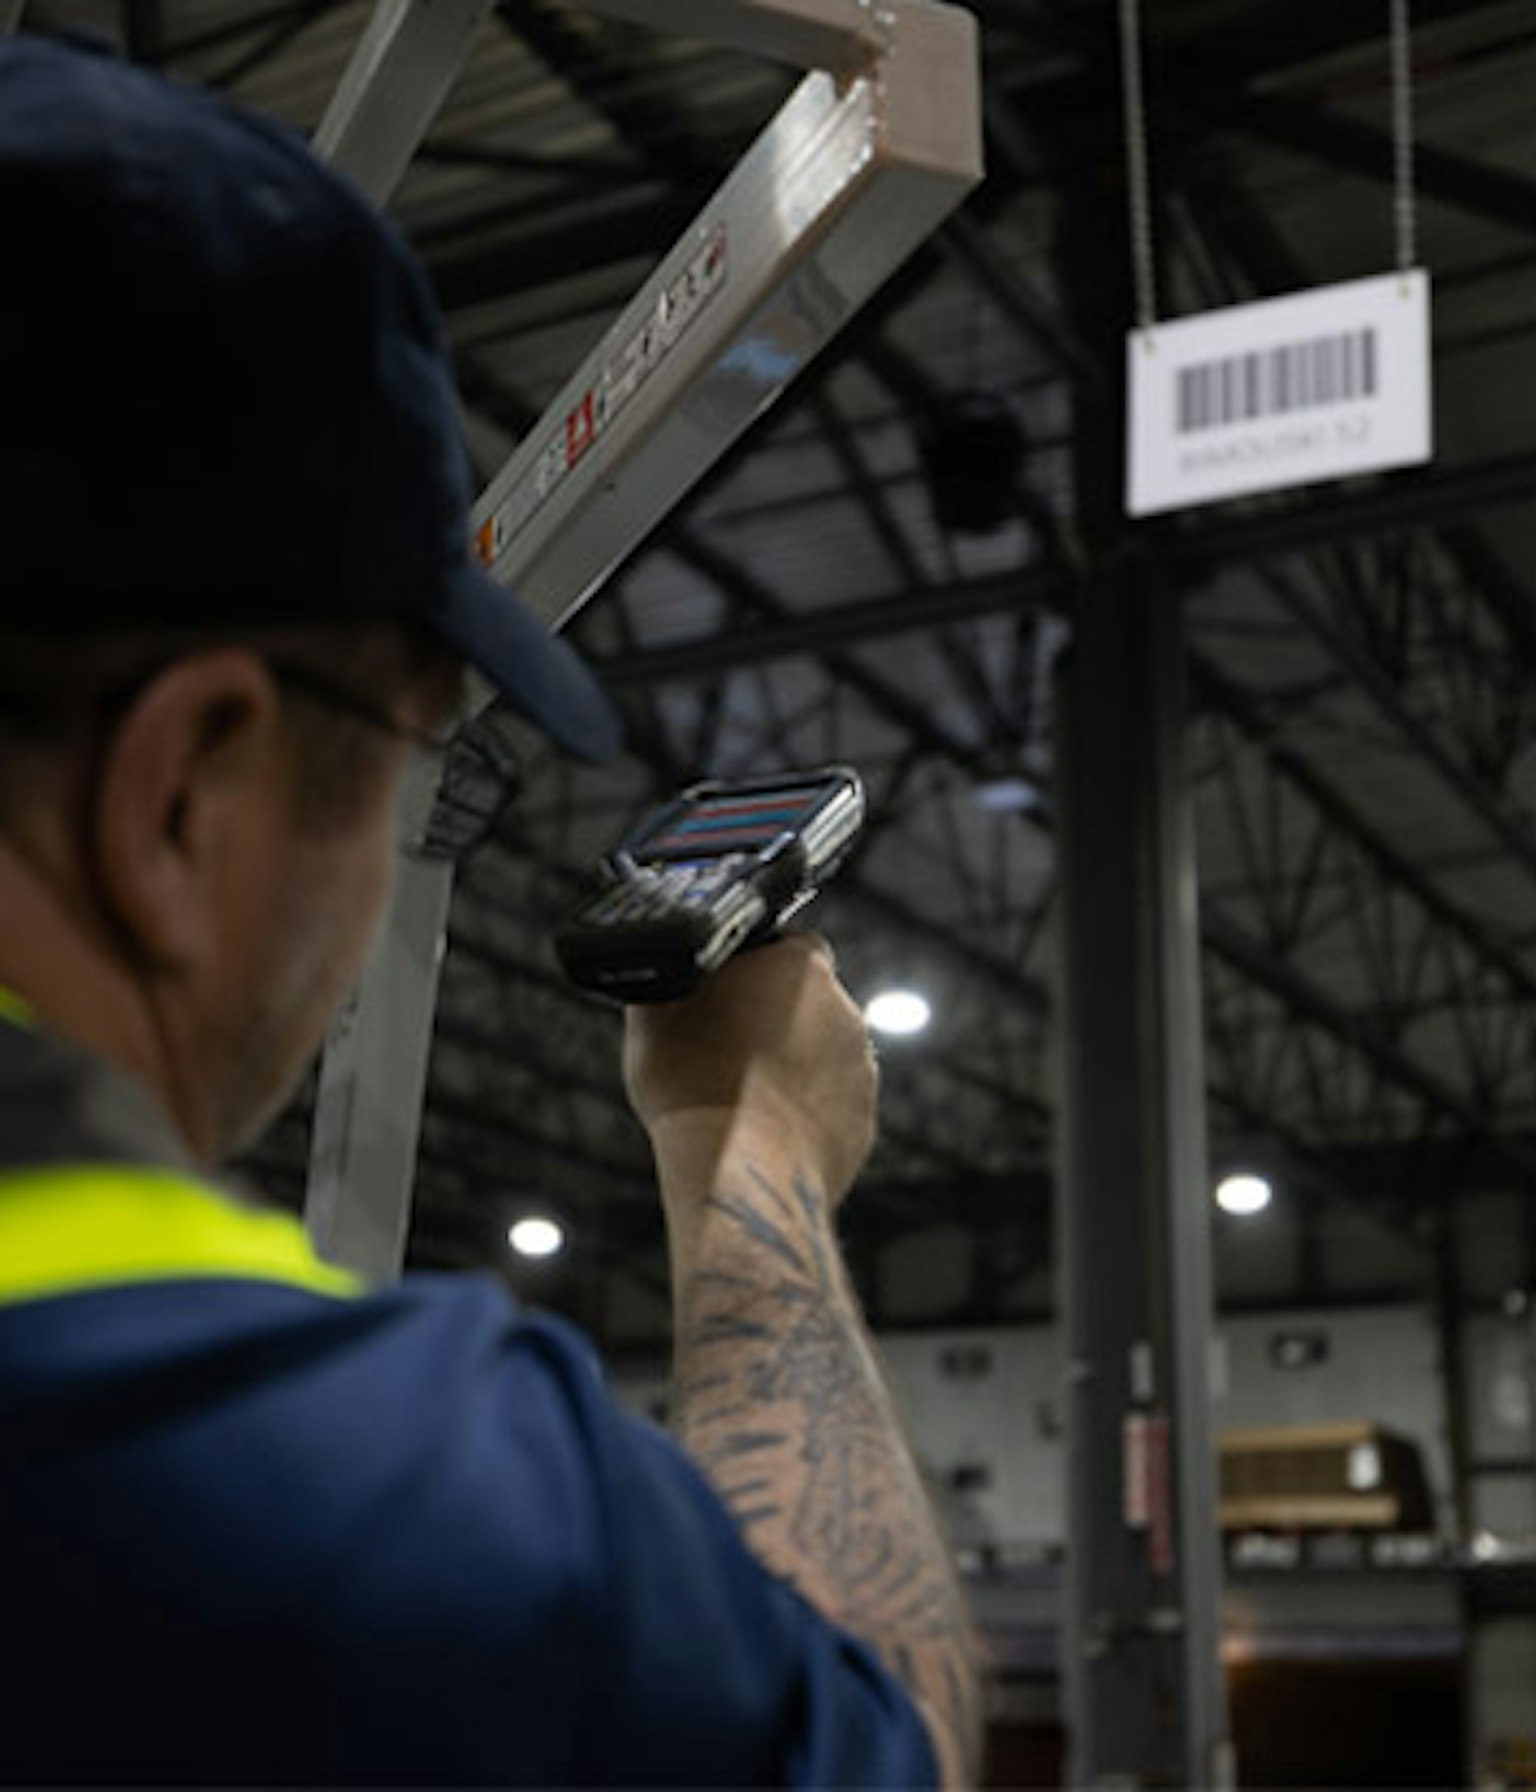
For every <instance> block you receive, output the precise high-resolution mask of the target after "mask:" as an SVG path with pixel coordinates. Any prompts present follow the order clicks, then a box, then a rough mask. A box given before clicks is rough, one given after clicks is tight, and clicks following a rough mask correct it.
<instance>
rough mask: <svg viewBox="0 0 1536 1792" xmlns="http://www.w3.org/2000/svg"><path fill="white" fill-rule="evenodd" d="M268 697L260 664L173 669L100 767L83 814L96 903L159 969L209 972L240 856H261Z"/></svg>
mask: <svg viewBox="0 0 1536 1792" xmlns="http://www.w3.org/2000/svg"><path fill="white" fill-rule="evenodd" d="M285 764H286V761H285V759H284V743H283V735H282V727H281V716H280V708H279V700H278V694H277V689H276V686H275V685H274V683H273V680H272V677H271V674H270V673H269V672H268V670H267V668H266V666H265V664H264V663H263V662H262V660H261V658H260V657H259V655H257V654H255V653H251V652H249V651H248V650H246V649H243V648H221V649H218V650H216V651H213V652H209V653H201V654H196V655H194V656H191V657H189V658H186V659H182V660H178V661H176V662H175V663H174V664H173V665H171V666H169V667H168V668H167V669H166V670H165V671H164V672H162V673H160V674H159V676H158V677H156V678H155V679H154V680H153V682H152V683H150V684H149V685H148V686H147V687H146V688H145V689H144V690H143V691H142V692H141V693H140V695H139V696H138V697H137V698H136V699H135V701H134V704H133V707H132V708H131V709H130V710H129V711H128V713H127V714H126V715H125V716H124V718H123V720H122V721H121V723H119V725H118V727H117V729H116V730H115V732H114V733H113V735H112V738H111V740H110V742H109V743H108V745H107V747H106V749H105V752H104V756H103V758H102V761H101V765H100V771H99V775H98V778H97V782H96V788H95V792H94V800H93V803H92V807H91V810H90V814H89V825H90V827H91V830H92V845H93V848H94V852H93V861H94V862H93V870H94V874H95V880H96V885H97V893H98V896H99V898H100V899H101V901H102V902H103V904H104V905H105V907H106V909H107V911H108V913H109V914H110V916H111V918H112V920H113V921H114V922H115V924H116V925H117V927H118V928H119V929H120V930H121V932H122V933H123V935H124V936H125V943H127V944H129V945H131V946H132V947H133V949H134V950H136V951H137V952H138V953H139V954H140V955H141V956H142V957H143V958H144V960H146V961H147V962H148V963H150V964H152V965H154V966H155V967H156V968H157V969H160V970H166V971H179V970H186V969H189V968H191V967H193V966H195V965H196V964H198V963H199V962H205V961H206V960H207V959H208V958H209V957H210V956H211V955H212V954H213V953H214V952H215V951H216V950H217V949H218V945H219V941H220V939H221V936H222V934H223V931H224V927H223V925H221V923H224V922H226V921H227V917H225V916H224V915H223V913H222V903H223V900H224V893H225V892H227V891H228V889H229V888H230V884H231V874H232V873H233V874H235V876H236V877H238V869H239V865H240V863H241V855H242V854H243V853H246V852H257V853H264V852H265V850H266V848H267V844H268V835H269V833H270V830H271V827H272V824H273V821H274V818H275V816H276V814H277V812H278V810H277V806H276V804H275V800H274V799H275V797H276V796H277V794H278V793H279V792H280V791H281V790H282V788H283V777H284V767H285Z"/></svg>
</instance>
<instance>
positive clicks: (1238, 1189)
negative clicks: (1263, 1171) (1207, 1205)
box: [1216, 1176, 1274, 1214]
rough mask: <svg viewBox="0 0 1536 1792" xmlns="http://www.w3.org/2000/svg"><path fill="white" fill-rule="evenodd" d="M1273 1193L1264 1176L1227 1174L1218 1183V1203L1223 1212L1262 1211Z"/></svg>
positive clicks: (1245, 1212)
mask: <svg viewBox="0 0 1536 1792" xmlns="http://www.w3.org/2000/svg"><path fill="white" fill-rule="evenodd" d="M1273 1193H1274V1190H1273V1189H1272V1188H1271V1187H1270V1186H1269V1184H1268V1183H1267V1182H1266V1181H1265V1180H1264V1178H1263V1177H1262V1176H1227V1177H1225V1178H1223V1180H1222V1181H1221V1182H1219V1183H1217V1185H1216V1205H1217V1206H1218V1207H1219V1208H1220V1209H1221V1210H1222V1212H1223V1213H1243V1214H1248V1213H1262V1212H1263V1211H1264V1209H1265V1208H1266V1207H1268V1205H1269V1202H1270V1197H1271V1196H1272V1195H1273Z"/></svg>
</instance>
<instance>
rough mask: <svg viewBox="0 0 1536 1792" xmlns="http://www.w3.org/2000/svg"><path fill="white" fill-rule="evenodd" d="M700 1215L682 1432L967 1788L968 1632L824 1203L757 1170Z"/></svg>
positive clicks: (682, 1302) (759, 1538)
mask: <svg viewBox="0 0 1536 1792" xmlns="http://www.w3.org/2000/svg"><path fill="white" fill-rule="evenodd" d="M703 1211H704V1223H703V1224H702V1225H701V1226H700V1228H699V1230H698V1233H697V1235H696V1236H697V1244H696V1247H695V1249H694V1250H693V1252H692V1253H691V1258H690V1260H689V1261H688V1262H687V1263H686V1264H685V1265H684V1266H682V1268H681V1271H680V1274H679V1286H678V1290H677V1294H678V1312H677V1334H676V1335H677V1363H676V1370H677V1373H676V1383H675V1391H674V1401H675V1405H674V1418H675V1423H676V1425H677V1429H678V1431H679V1433H680V1435H681V1437H682V1439H683V1441H684V1443H685V1444H686V1445H687V1446H688V1448H689V1449H690V1450H691V1451H692V1452H693V1454H694V1456H695V1457H696V1458H697V1460H698V1461H699V1463H700V1465H701V1466H702V1467H703V1469H704V1471H705V1472H706V1474H708V1475H709V1476H710V1478H711V1479H712V1480H713V1481H714V1483H715V1485H716V1487H717V1488H718V1489H719V1491H720V1493H721V1496H722V1497H723V1498H724V1499H725V1501H726V1502H727V1504H728V1505H729V1506H730V1507H731V1510H732V1511H733V1512H734V1514H735V1516H736V1518H737V1521H738V1523H739V1524H740V1525H741V1526H742V1528H743V1531H744V1532H745V1533H746V1534H747V1536H748V1540H749V1541H750V1543H751V1545H752V1547H753V1548H754V1549H755V1550H756V1551H757V1552H758V1553H759V1554H760V1555H761V1556H762V1557H763V1559H764V1560H765V1561H766V1562H767V1563H768V1564H769V1565H770V1566H771V1567H772V1568H774V1569H775V1570H776V1571H777V1572H779V1573H781V1574H783V1575H784V1576H785V1577H786V1578H787V1579H789V1580H790V1581H791V1582H792V1583H793V1584H794V1585H795V1586H797V1587H798V1588H799V1590H800V1591H801V1592H802V1593H803V1594H804V1595H805V1596H806V1597H807V1598H809V1599H810V1600H811V1601H812V1602H813V1603H814V1604H817V1605H819V1606H820V1607H821V1608H822V1609H823V1610H824V1611H826V1612H827V1614H828V1615H829V1616H830V1617H832V1618H833V1619H834V1620H835V1621H836V1622H837V1623H839V1624H841V1625H842V1626H844V1627H845V1628H846V1629H848V1630H851V1631H853V1632H854V1634H856V1635H858V1636H861V1637H863V1638H864V1639H865V1640H866V1641H868V1642H869V1643H871V1644H872V1645H873V1646H874V1647H875V1648H877V1649H878V1650H880V1651H881V1653H882V1654H883V1655H884V1656H885V1658H886V1660H887V1661H888V1662H889V1663H890V1665H891V1666H892V1668H893V1669H894V1670H895V1671H896V1672H897V1673H898V1674H899V1675H900V1676H901V1678H902V1679H903V1680H905V1681H906V1682H907V1684H908V1685H909V1686H910V1687H911V1689H912V1690H913V1692H914V1694H916V1696H917V1697H918V1698H919V1699H920V1700H921V1701H922V1703H923V1706H924V1708H925V1710H927V1711H928V1713H929V1714H930V1720H931V1722H932V1723H933V1725H934V1728H935V1730H936V1732H937V1733H939V1734H940V1741H941V1748H942V1750H943V1752H944V1754H945V1756H946V1760H947V1762H948V1766H949V1777H951V1778H954V1777H957V1776H960V1777H967V1776H969V1775H970V1774H972V1773H973V1772H974V1770H975V1765H976V1756H977V1739H978V1735H979V1728H980V1725H979V1698H978V1691H977V1677H976V1665H975V1651H974V1643H973V1637H972V1633H971V1630H970V1627H969V1625H968V1623H967V1621H966V1617H965V1613H964V1609H963V1604H962V1600H961V1596H960V1592H959V1588H958V1585H957V1582H956V1578H955V1574H954V1571H953V1567H952V1565H951V1563H950V1560H949V1557H948V1552H947V1550H946V1549H945V1546H944V1544H943V1542H942V1539H941V1538H940V1536H939V1534H938V1531H937V1528H936V1526H935V1524H934V1521H933V1517H932V1513H931V1510H930V1507H929V1504H928V1500H927V1496H926V1494H925V1492H924V1490H923V1487H922V1483H921V1479H920V1477H919V1475H918V1473H917V1471H916V1468H915V1467H914V1465H913V1462H912V1458H911V1455H910V1453H909V1451H908V1449H907V1446H906V1443H905V1440H904V1438H903V1437H902V1433H901V1428H900V1424H899V1422H898V1420H897V1417H896V1414H895V1410H894V1408H893V1406H892V1403H891V1399H890V1396H889V1393H888V1391H887V1389H886V1386H885V1383H884V1380H883V1378H882V1376H881V1374H880V1370H879V1368H878V1365H877V1363H876V1361H875V1358H874V1355H873V1352H872V1349H871V1346H870V1343H869V1339H868V1336H867V1334H866V1332H865V1329H864V1326H863V1323H862V1321H861V1319H860V1317H859V1314H858V1310H857V1305H856V1303H855V1301H854V1298H853V1295H852V1292H851V1290H850V1288H849V1285H848V1282H847V1278H846V1274H845V1272H844V1269H843V1265H842V1260H841V1256H840V1254H839V1252H838V1249H837V1246H836V1243H835V1241H834V1239H833V1236H832V1232H831V1228H830V1224H829V1221H828V1219H827V1217H826V1215H825V1211H824V1203H823V1202H822V1201H821V1199H820V1197H819V1196H818V1194H817V1193H816V1191H815V1190H814V1189H812V1188H810V1187H808V1186H806V1185H805V1184H804V1183H802V1182H798V1181H791V1182H789V1183H788V1186H779V1185H778V1184H777V1183H775V1182H774V1181H773V1180H772V1179H771V1178H769V1177H768V1176H766V1175H765V1174H764V1173H763V1172H762V1171H761V1170H760V1169H757V1168H756V1167H753V1166H747V1167H746V1168H745V1169H744V1170H743V1171H742V1173H741V1174H740V1176H739V1177H738V1178H737V1179H736V1181H735V1182H733V1184H732V1186H730V1187H720V1188H716V1189H715V1191H714V1192H713V1193H712V1194H711V1195H710V1196H709V1197H708V1199H707V1201H706V1202H705V1203H704V1209H703Z"/></svg>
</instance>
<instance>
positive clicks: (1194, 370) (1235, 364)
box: [1173, 330, 1377, 435]
mask: <svg viewBox="0 0 1536 1792" xmlns="http://www.w3.org/2000/svg"><path fill="white" fill-rule="evenodd" d="M1376 362H1377V349H1376V332H1375V331H1374V330H1347V331H1345V333H1344V334H1343V335H1342V336H1319V337H1318V338H1317V339H1316V340H1315V341H1313V342H1286V343H1282V344H1280V346H1279V347H1278V348H1269V349H1259V350H1254V351H1252V352H1250V353H1248V354H1246V355H1228V356H1227V357H1226V359H1225V360H1223V361H1201V362H1198V363H1197V364H1196V365H1195V366H1193V367H1178V368H1175V369H1174V370H1173V376H1174V381H1175V386H1176V390H1175V392H1174V406H1175V410H1176V412H1177V416H1178V424H1177V427H1178V431H1179V434H1180V435H1191V434H1193V432H1194V431H1196V430H1199V429H1223V428H1225V427H1226V426H1227V425H1229V424H1232V423H1256V422H1258V421H1259V419H1261V418H1263V417H1289V416H1291V415H1293V414H1294V413H1295V412H1297V411H1310V410H1321V409H1323V408H1324V407H1325V406H1327V405H1331V404H1352V403H1353V402H1354V401H1355V400H1356V399H1359V398H1374V397H1375V396H1376Z"/></svg>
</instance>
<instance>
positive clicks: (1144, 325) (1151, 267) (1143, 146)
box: [1120, 0, 1402, 330]
mask: <svg viewBox="0 0 1536 1792" xmlns="http://www.w3.org/2000/svg"><path fill="white" fill-rule="evenodd" d="M1393 3H1394V4H1401V3H1402V0H1393ZM1120 86H1121V91H1122V93H1123V94H1124V96H1125V153H1126V158H1127V162H1128V164H1129V173H1130V209H1131V272H1132V276H1133V278H1134V280H1135V283H1136V325H1137V328H1138V329H1142V330H1150V329H1151V328H1152V326H1153V325H1154V324H1155V323H1156V322H1157V257H1156V254H1155V251H1154V246H1153V241H1152V191H1151V182H1150V178H1149V176H1148V172H1147V105H1146V96H1145V94H1144V92H1143V90H1142V78H1141V5H1140V0H1120Z"/></svg>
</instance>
